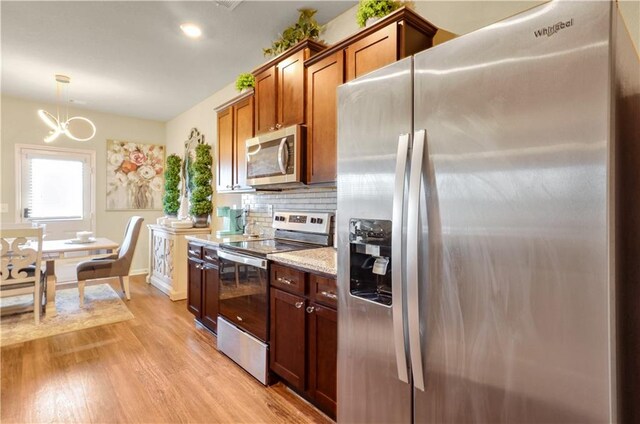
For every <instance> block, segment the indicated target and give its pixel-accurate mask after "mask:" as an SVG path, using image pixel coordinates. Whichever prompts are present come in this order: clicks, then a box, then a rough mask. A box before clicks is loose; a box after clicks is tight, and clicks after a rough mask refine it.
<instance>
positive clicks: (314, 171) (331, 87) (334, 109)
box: [307, 50, 344, 184]
mask: <svg viewBox="0 0 640 424" xmlns="http://www.w3.org/2000/svg"><path fill="white" fill-rule="evenodd" d="M343 82H344V52H343V51H342V50H340V51H337V52H335V53H334V54H332V55H330V56H327V57H326V58H324V59H322V60H321V61H319V62H316V63H314V64H313V65H311V66H309V67H308V68H307V183H308V184H313V183H325V182H332V181H335V180H336V176H337V175H336V171H337V169H336V145H337V119H338V103H337V102H338V96H337V90H336V89H337V88H338V86H339V85H340V84H342V83H343Z"/></svg>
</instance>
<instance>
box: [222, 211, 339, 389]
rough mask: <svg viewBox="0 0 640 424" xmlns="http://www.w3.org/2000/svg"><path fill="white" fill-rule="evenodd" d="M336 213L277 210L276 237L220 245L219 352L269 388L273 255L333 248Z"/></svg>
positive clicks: (275, 221) (274, 223) (274, 224)
mask: <svg viewBox="0 0 640 424" xmlns="http://www.w3.org/2000/svg"><path fill="white" fill-rule="evenodd" d="M332 216H333V214H331V213H324V212H322V213H320V212H284V211H282V212H276V213H275V214H274V217H273V221H272V227H273V228H275V237H274V238H273V239H267V240H252V241H238V242H229V243H222V244H220V247H219V250H218V257H219V260H220V292H219V316H218V350H220V351H221V352H223V353H224V354H226V355H227V356H228V357H230V358H231V359H233V360H234V361H235V362H236V363H238V364H239V365H240V366H241V367H243V368H244V369H245V370H246V371H247V372H249V373H250V374H251V375H253V376H254V377H255V378H257V379H258V380H259V381H260V382H262V383H263V384H268V376H269V372H268V371H269V261H268V260H267V255H268V254H273V253H282V252H290V251H294V250H304V249H312V248H314V247H323V246H330V245H331V244H332V237H331V232H330V229H331V217H332Z"/></svg>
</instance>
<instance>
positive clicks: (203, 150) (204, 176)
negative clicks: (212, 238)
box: [189, 144, 213, 228]
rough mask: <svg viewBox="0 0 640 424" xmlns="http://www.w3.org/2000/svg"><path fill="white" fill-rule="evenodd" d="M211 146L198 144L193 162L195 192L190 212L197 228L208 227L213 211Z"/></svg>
mask: <svg viewBox="0 0 640 424" xmlns="http://www.w3.org/2000/svg"><path fill="white" fill-rule="evenodd" d="M212 162H213V160H212V158H211V146H209V145H208V144H198V145H197V146H196V159H195V161H194V162H193V165H192V170H193V179H192V182H193V190H192V191H191V199H190V200H191V208H190V210H189V212H190V213H191V216H193V223H194V226H195V227H196V228H205V227H207V226H208V225H209V224H208V221H209V215H210V214H211V211H212V210H213V205H212V203H211V195H212V194H213V190H212V189H211V176H212V174H211V164H212Z"/></svg>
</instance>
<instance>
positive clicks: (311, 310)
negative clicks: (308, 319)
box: [307, 306, 316, 314]
mask: <svg viewBox="0 0 640 424" xmlns="http://www.w3.org/2000/svg"><path fill="white" fill-rule="evenodd" d="M315 309H316V308H314V307H313V306H307V313H308V314H310V313H312V312H313V311H314V310H315Z"/></svg>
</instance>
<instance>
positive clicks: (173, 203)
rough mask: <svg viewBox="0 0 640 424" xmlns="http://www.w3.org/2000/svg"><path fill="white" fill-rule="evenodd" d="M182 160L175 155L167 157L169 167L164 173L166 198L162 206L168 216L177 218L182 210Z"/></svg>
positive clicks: (163, 199)
mask: <svg viewBox="0 0 640 424" xmlns="http://www.w3.org/2000/svg"><path fill="white" fill-rule="evenodd" d="M181 163H182V159H180V156H178V155H176V154H173V155H169V157H167V167H166V169H165V171H164V197H163V198H162V206H163V209H164V213H165V215H167V216H176V215H177V214H178V209H180V165H181Z"/></svg>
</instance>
